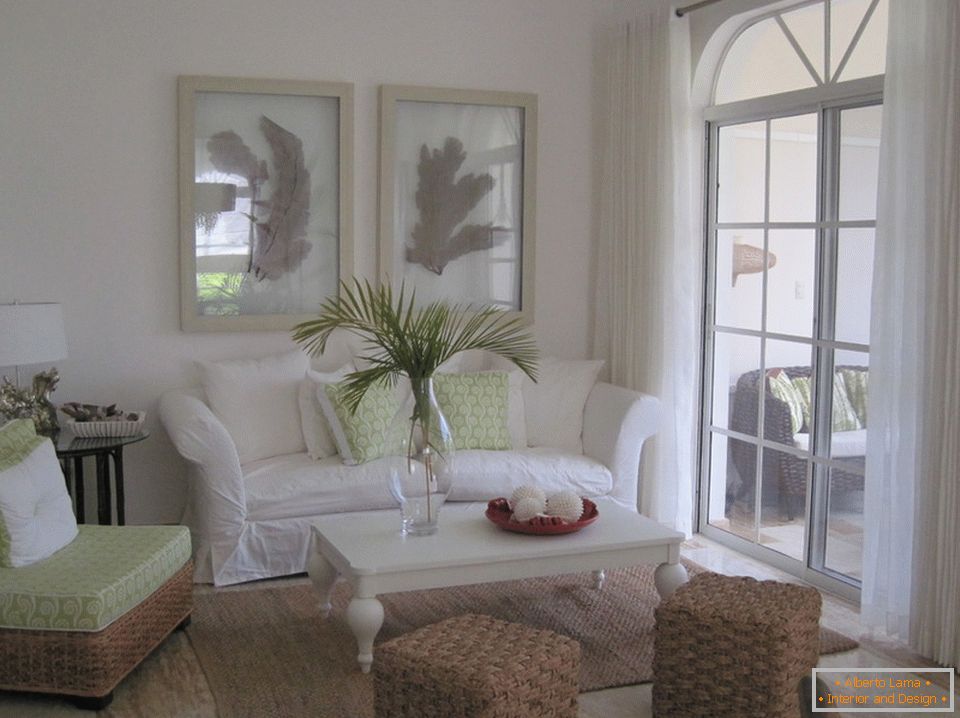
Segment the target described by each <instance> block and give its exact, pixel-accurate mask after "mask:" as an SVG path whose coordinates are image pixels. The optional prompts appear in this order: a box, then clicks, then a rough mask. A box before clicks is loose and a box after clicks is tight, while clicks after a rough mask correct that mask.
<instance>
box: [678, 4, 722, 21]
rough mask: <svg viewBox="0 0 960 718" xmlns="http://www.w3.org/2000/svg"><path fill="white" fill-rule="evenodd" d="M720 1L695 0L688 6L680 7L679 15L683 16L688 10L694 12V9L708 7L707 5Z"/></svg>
mask: <svg viewBox="0 0 960 718" xmlns="http://www.w3.org/2000/svg"><path fill="white" fill-rule="evenodd" d="M718 2H720V0H700V2H695V3H693V4H692V5H687V6H686V7H678V8H677V17H683V16H684V15H686V14H687V13H688V12H693V11H694V10H699V9H700V8H702V7H706V6H707V5H713V4H714V3H718Z"/></svg>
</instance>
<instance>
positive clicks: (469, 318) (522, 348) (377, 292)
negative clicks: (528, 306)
mask: <svg viewBox="0 0 960 718" xmlns="http://www.w3.org/2000/svg"><path fill="white" fill-rule="evenodd" d="M340 287H341V290H340V296H339V298H338V297H333V298H330V299H327V300H326V301H325V302H324V303H323V304H322V305H321V307H320V316H319V317H317V318H316V319H311V320H309V321H306V322H302V323H301V324H298V325H297V326H295V327H294V330H293V339H294V341H295V342H297V343H298V344H300V345H302V346H303V347H304V349H306V350H307V351H308V352H309V353H311V354H314V355H316V354H320V353H322V352H323V351H324V349H325V348H326V344H327V340H328V339H329V338H330V335H331V334H332V333H333V331H334V330H336V329H343V330H346V331H348V332H351V333H353V334H355V335H357V336H359V337H360V338H361V339H363V341H364V343H365V345H366V346H365V347H364V350H365V352H366V353H365V354H364V355H362V356H361V357H360V359H361V362H362V363H365V364H367V365H368V366H367V367H366V368H364V369H360V370H359V371H355V372H353V373H352V374H349V375H348V376H347V378H346V384H345V387H344V403H345V404H346V406H347V407H348V408H349V409H350V410H351V411H356V409H357V407H358V406H359V404H360V401H361V400H362V399H363V395H364V394H365V393H366V391H367V389H369V388H370V387H371V386H373V385H374V384H377V383H379V384H384V385H393V384H394V383H396V381H397V379H398V378H399V377H400V376H401V375H404V376H407V377H409V379H410V382H411V385H412V386H413V389H414V393H415V394H416V392H417V389H418V385H419V384H422V383H423V381H424V380H425V379H429V378H430V377H431V376H433V374H434V372H435V371H436V370H437V367H439V366H440V365H441V364H443V363H444V362H445V361H447V360H448V359H450V358H451V357H452V356H453V355H454V354H458V353H459V352H462V351H468V350H472V349H482V350H485V351H488V352H491V353H493V354H497V355H499V356H501V357H503V358H504V359H507V360H509V361H511V362H513V363H514V364H516V365H517V366H518V367H519V368H520V369H521V370H522V371H523V372H524V373H525V374H527V376H529V377H530V378H531V379H533V380H534V381H536V363H537V356H538V352H537V345H536V342H535V341H534V339H533V336H532V335H531V334H530V332H529V331H528V330H527V328H526V327H525V326H524V325H523V323H522V321H521V320H520V318H519V317H512V316H509V315H507V314H506V313H505V312H504V311H503V310H501V309H498V308H496V307H493V306H484V307H481V308H480V309H476V310H475V309H474V308H473V307H471V306H465V305H460V304H454V305H451V304H447V303H446V302H431V303H430V304H427V305H426V306H424V307H420V308H417V307H416V302H415V294H416V293H415V292H409V293H408V292H407V291H406V288H405V286H401V287H400V290H399V291H398V292H397V293H396V294H394V292H393V289H392V288H391V287H390V286H389V283H386V282H384V283H382V284H381V285H380V286H379V287H377V288H374V287H373V286H371V284H370V283H369V282H367V281H363V282H361V281H360V280H357V279H354V280H353V284H352V285H350V284H347V283H346V282H341V283H340Z"/></svg>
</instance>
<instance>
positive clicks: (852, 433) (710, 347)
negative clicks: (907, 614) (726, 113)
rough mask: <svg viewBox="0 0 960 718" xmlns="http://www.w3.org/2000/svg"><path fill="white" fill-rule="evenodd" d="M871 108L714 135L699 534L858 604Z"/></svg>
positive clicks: (723, 128)
mask: <svg viewBox="0 0 960 718" xmlns="http://www.w3.org/2000/svg"><path fill="white" fill-rule="evenodd" d="M880 117H881V106H880V104H879V97H876V96H874V97H865V98H859V99H857V100H856V101H849V100H848V101H844V102H839V101H838V102H833V103H818V104H817V105H816V106H813V107H809V108H807V109H802V110H801V109H794V110H792V111H784V110H781V111H779V112H778V113H768V114H766V115H759V116H758V115H757V114H756V113H755V114H754V115H753V116H745V117H743V118H738V119H725V120H723V121H717V122H714V123H711V124H710V125H709V150H710V152H709V155H710V160H709V167H708V174H709V178H710V182H709V192H708V196H709V201H708V272H707V277H708V280H707V283H708V286H707V288H706V296H707V304H706V308H705V317H706V322H705V327H704V330H705V341H704V346H705V356H704V376H703V379H704V387H705V391H704V405H703V417H704V420H703V431H702V442H701V443H702V472H701V476H702V481H701V504H700V515H701V519H700V526H701V530H703V532H704V533H705V534H707V535H710V536H712V537H715V538H717V539H718V540H721V541H724V542H727V543H729V544H732V545H734V546H735V547H738V548H741V549H743V550H746V551H748V552H750V553H753V554H755V555H758V556H760V557H763V558H766V559H768V560H771V561H772V562H774V563H777V564H780V565H781V566H783V567H784V568H787V569H788V570H792V571H794V572H795V573H797V574H798V575H807V574H808V573H809V572H811V571H812V572H814V573H815V574H816V575H815V576H813V578H817V579H819V578H822V579H823V580H824V581H825V582H827V583H833V584H836V585H837V586H841V587H846V588H848V589H849V588H852V589H855V588H856V587H857V586H859V579H860V563H861V552H862V540H863V504H862V501H863V482H864V456H865V446H866V432H867V431H868V428H867V427H868V415H867V406H866V389H867V384H868V380H869V363H870V362H869V344H870V293H871V278H872V257H873V235H874V227H875V221H876V199H875V198H876V188H877V166H878V155H879V138H880Z"/></svg>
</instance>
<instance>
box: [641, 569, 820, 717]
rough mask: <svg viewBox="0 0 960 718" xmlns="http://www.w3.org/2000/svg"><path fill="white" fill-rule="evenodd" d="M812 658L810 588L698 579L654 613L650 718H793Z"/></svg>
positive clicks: (814, 604) (816, 648) (814, 613)
mask: <svg viewBox="0 0 960 718" xmlns="http://www.w3.org/2000/svg"><path fill="white" fill-rule="evenodd" d="M819 655H820V594H819V593H818V592H817V590H816V589H813V588H806V587H803V586H794V585H791V584H786V583H780V582H777V581H757V580H755V579H753V578H748V577H744V576H721V575H719V574H715V573H702V574H699V575H697V576H694V577H693V579H691V580H690V582H689V583H687V584H685V585H683V586H681V587H680V588H678V589H677V591H676V593H674V594H673V596H671V597H670V598H669V599H667V600H666V601H664V602H663V603H661V604H660V606H659V607H658V608H657V610H656V634H655V641H654V661H653V715H654V716H659V717H660V718H703V717H704V716H711V718H723V717H724V716H730V717H731V718H733V717H734V716H736V718H800V715H801V713H800V698H799V693H798V689H799V686H800V680H801V679H802V678H804V677H805V676H809V675H810V669H812V668H813V667H814V666H816V665H817V660H818V658H819Z"/></svg>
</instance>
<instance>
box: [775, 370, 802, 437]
mask: <svg viewBox="0 0 960 718" xmlns="http://www.w3.org/2000/svg"><path fill="white" fill-rule="evenodd" d="M767 380H768V381H769V383H770V392H771V393H772V394H773V395H774V396H775V397H776V398H777V399H779V400H780V401H782V402H784V403H785V404H786V405H787V409H789V410H790V431H791V432H793V433H794V434H796V433H797V432H799V431H800V429H801V428H803V425H804V415H805V413H806V414H807V415H809V413H810V396H809V393H808V394H807V397H806V403H804V396H803V394H802V393H801V392H800V391H798V389H797V386H796V384H794V382H791V381H790V377H789V376H788V375H787V373H786V372H785V371H783V370H782V369H773V370H771V371H769V372H768V373H767ZM794 381H796V380H794ZM805 409H806V412H805V411H804V410H805ZM807 423H809V419H808V420H807Z"/></svg>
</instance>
